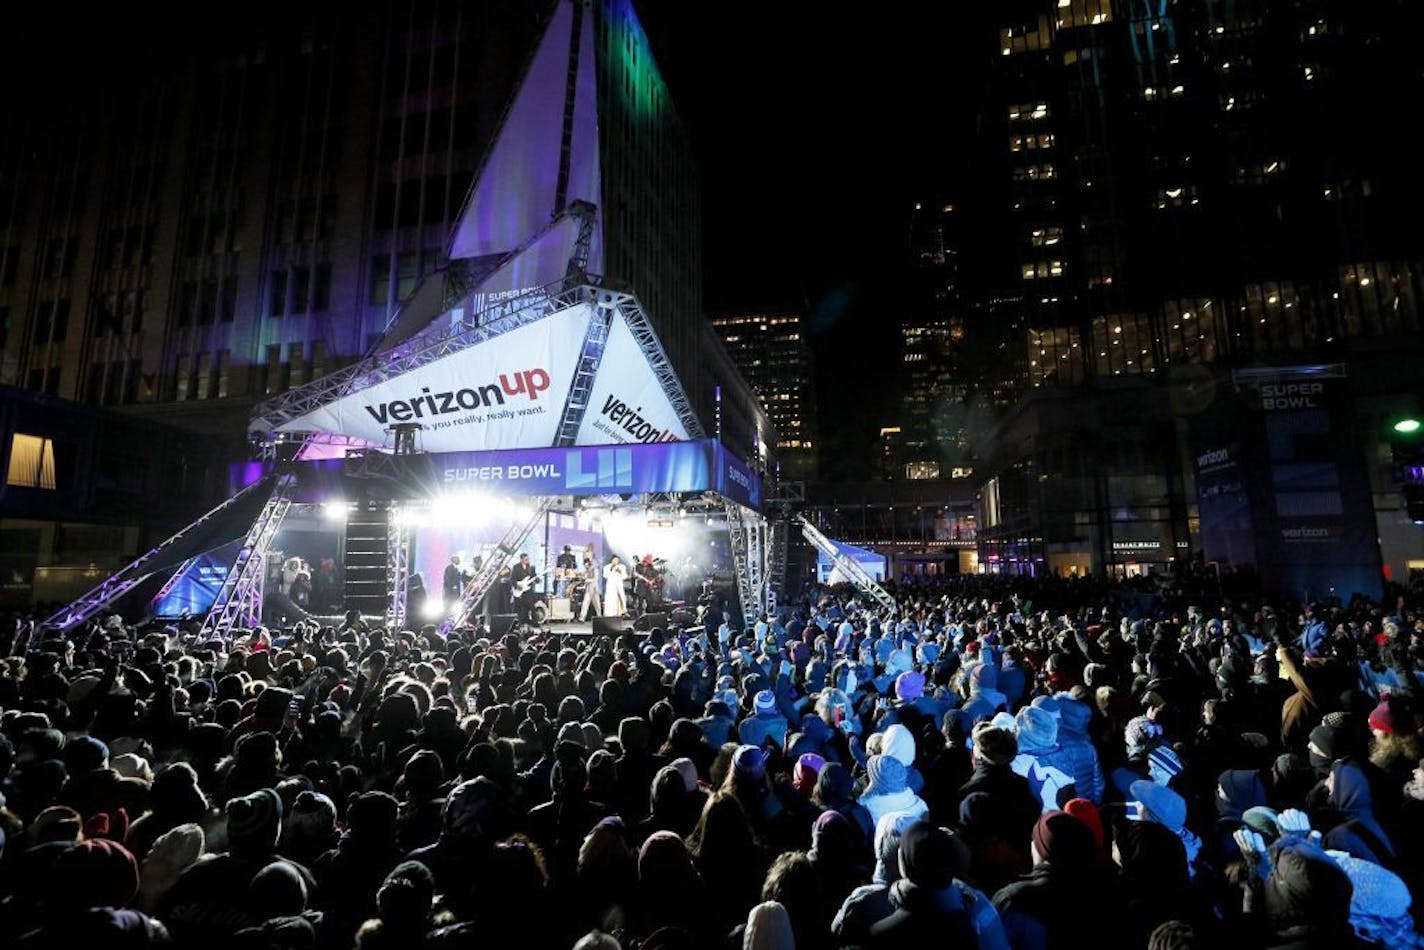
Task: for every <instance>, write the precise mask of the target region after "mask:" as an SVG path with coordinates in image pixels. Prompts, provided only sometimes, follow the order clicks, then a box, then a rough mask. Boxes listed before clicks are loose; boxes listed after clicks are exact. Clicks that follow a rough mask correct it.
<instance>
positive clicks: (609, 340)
mask: <svg viewBox="0 0 1424 950" xmlns="http://www.w3.org/2000/svg"><path fill="white" fill-rule="evenodd" d="M596 65H597V64H596V61H595V56H594V39H593V12H592V9H591V8H589V7H588V6H587V5H586V4H585V3H584V2H580V0H560V2H559V3H557V4H556V6H555V8H554V12H553V15H552V16H551V18H550V21H549V25H548V26H547V28H546V29H545V31H544V34H543V37H542V39H541V40H540V42H539V44H538V46H537V48H536V50H535V53H534V55H533V57H532V58H531V59H530V61H529V66H528V68H527V69H526V71H525V74H524V78H523V80H522V81H521V83H520V84H519V87H518V90H517V92H516V93H515V96H514V99H513V101H512V103H511V104H510V107H509V109H508V111H507V112H506V113H505V116H504V120H503V122H502V124H501V126H500V129H499V132H498V134H497V135H496V136H495V139H494V141H493V144H492V145H491V147H490V150H489V152H488V154H487V155H486V158H485V162H484V165H483V166H482V168H481V171H480V174H479V176H478V177H477V179H476V181H475V183H474V185H473V187H472V188H471V191H470V195H469V197H468V199H467V200H466V202H465V207H464V209H463V210H462V212H461V215H460V219H459V221H458V222H457V223H456V225H455V227H454V229H453V231H452V233H451V238H450V244H449V248H448V252H449V256H450V258H451V259H452V260H457V259H459V260H467V261H468V267H469V274H471V275H474V277H473V280H472V281H471V282H470V283H468V284H466V285H465V287H464V288H463V290H462V292H461V293H460V294H459V295H458V298H457V299H455V300H454V301H453V302H452V301H451V300H450V299H449V297H450V295H449V294H448V287H447V284H446V282H445V281H444V280H435V279H432V280H428V281H427V282H426V283H425V284H422V285H421V286H420V287H418V288H417V289H416V291H415V293H414V295H413V296H412V297H411V299H410V300H409V301H408V302H407V304H406V306H405V307H404V308H403V309H402V310H401V312H400V313H399V314H398V315H397V317H396V319H395V320H394V321H393V322H392V324H391V326H390V328H389V329H388V331H387V332H386V334H385V336H384V338H383V339H382V340H381V341H380V343H378V344H377V345H376V346H375V347H374V348H373V350H372V351H371V353H370V354H369V355H368V356H367V357H366V358H365V359H364V360H362V361H361V362H359V363H357V364H355V365H353V366H350V367H347V368H345V369H343V370H340V371H338V372H336V373H333V374H330V375H328V376H325V377H322V378H321V379H317V380H314V381H312V382H311V383H309V384H307V385H306V386H302V387H299V388H297V389H294V390H291V391H289V392H286V393H283V394H282V395H280V396H277V397H275V398H273V399H270V400H268V401H266V402H264V403H262V404H260V405H259V406H257V407H256V409H255V410H254V412H253V416H252V420H251V424H250V426H249V429H250V430H251V431H252V432H253V433H254V434H259V435H261V436H265V437H268V438H272V437H277V438H283V439H295V440H300V441H303V442H304V446H303V449H302V451H301V457H303V458H316V457H322V456H339V455H342V454H344V452H345V450H346V449H347V448H349V447H352V446H369V445H381V444H387V443H389V442H390V441H391V438H390V437H391V433H392V427H393V426H396V425H406V424H415V425H418V426H419V427H420V429H419V436H418V444H419V447H420V448H421V449H422V450H424V451H426V452H463V451H489V450H502V449H531V448H548V447H559V446H576V445H625V444H631V443H653V442H669V441H684V440H688V439H698V438H701V437H702V434H703V433H702V426H701V425H700V423H699V421H698V419H697V417H696V415H695V414H694V413H693V411H692V409H691V406H690V403H689V402H688V399H687V395H686V392H685V391H684V389H683V386H682V383H681V381H680V380H679V379H678V377H677V374H676V372H675V371H674V370H673V368H672V366H671V364H670V363H669V361H668V358H667V354H666V352H665V350H664V349H663V346H662V344H661V342H660V341H659V340H658V338H657V336H656V334H655V333H654V332H653V330H652V327H651V323H650V321H649V320H648V318H647V315H646V314H645V313H644V312H643V310H642V307H641V306H640V305H639V304H638V302H637V300H636V299H635V298H634V297H633V296H632V295H630V294H625V293H615V292H612V291H610V290H606V289H604V288H602V287H601V286H600V284H599V281H598V279H597V278H595V277H590V276H589V274H588V272H589V271H590V270H592V271H594V272H597V271H598V270H600V269H601V265H602V236H601V235H602V227H601V221H600V220H599V212H598V208H597V202H598V201H599V200H600V197H601V195H600V188H601V182H600V173H599V150H598V149H599V141H598V111H597V91H598V89H597V69H596Z"/></svg>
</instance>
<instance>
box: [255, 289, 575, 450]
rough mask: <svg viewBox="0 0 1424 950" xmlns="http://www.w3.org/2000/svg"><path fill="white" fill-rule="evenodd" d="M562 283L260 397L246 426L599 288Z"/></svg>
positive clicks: (376, 380) (262, 428) (312, 407)
mask: <svg viewBox="0 0 1424 950" xmlns="http://www.w3.org/2000/svg"><path fill="white" fill-rule="evenodd" d="M563 284H564V281H563V280H562V279H561V280H558V281H555V282H553V283H550V284H546V285H544V286H543V287H536V288H533V289H531V290H528V291H525V292H524V293H521V294H517V295H515V296H512V297H509V298H506V299H504V300H499V301H496V302H495V303H493V304H491V305H490V306H488V307H486V308H484V309H483V310H481V311H479V312H478V313H471V314H467V315H466V316H465V317H464V318H463V319H462V320H461V321H460V322H459V323H457V324H454V325H453V326H450V327H447V328H445V329H444V330H442V331H441V332H439V333H431V334H423V335H420V336H416V337H413V338H411V339H410V340H407V341H405V342H403V343H401V344H399V345H398V346H395V347H393V348H391V349H390V350H389V351H387V352H386V353H383V354H381V355H380V356H379V357H376V356H372V357H368V358H366V359H363V360H361V361H359V362H357V363H353V364H352V365H350V366H348V367H345V368H344V369H340V370H337V371H336V372H334V373H328V374H327V375H325V376H323V377H321V378H320V379H316V380H313V381H312V382H310V383H307V384H306V385H305V386H299V387H297V388H296V389H292V390H288V391H287V392H285V393H282V394H281V395H278V396H275V397H273V398H272V399H268V400H266V401H264V402H262V403H259V404H258V405H257V407H256V408H255V409H254V410H253V413H252V418H251V421H250V422H249V423H248V430H249V431H256V432H276V431H277V430H278V429H280V428H281V427H282V426H283V425H286V424H287V423H289V422H292V421H294V420H296V419H300V418H301V417H302V416H305V415H306V414H307V413H310V412H314V411H316V410H317V409H320V408H322V407H323V406H326V405H328V404H329V403H331V402H333V401H334V400H336V399H339V398H341V397H343V396H348V395H350V394H352V393H357V392H361V391H362V390H365V389H369V388H371V387H372V386H377V385H380V384H381V383H384V382H387V381H388V380H391V379H395V378H396V377H398V376H401V375H404V374H405V373H408V372H410V371H412V370H415V369H419V368H420V367H422V366H425V365H426V364H428V363H433V362H434V361H436V360H438V359H442V358H443V357H446V356H450V355H451V354H454V353H458V352H460V351H461V350H464V349H467V348H469V347H471V346H475V345H476V344H479V343H483V342H485V341H486V340H489V339H492V338H493V337H496V336H499V335H500V334H502V333H507V332H509V331H510V330H514V329H517V328H519V327H522V326H525V325H527V324H530V323H533V322H535V321H537V320H541V319H543V318H544V317H546V316H548V315H549V314H551V313H555V312H557V311H560V310H567V309H568V308H570V307H575V306H578V305H579V304H581V303H588V302H589V301H590V300H591V299H592V297H593V295H594V294H595V293H597V290H598V289H597V287H595V286H592V285H590V284H579V285H576V286H574V287H570V288H565V287H564V286H563Z"/></svg>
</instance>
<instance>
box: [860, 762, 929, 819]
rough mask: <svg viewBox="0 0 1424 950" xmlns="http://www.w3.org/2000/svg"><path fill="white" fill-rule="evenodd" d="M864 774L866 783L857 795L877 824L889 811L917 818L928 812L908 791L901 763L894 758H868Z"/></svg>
mask: <svg viewBox="0 0 1424 950" xmlns="http://www.w3.org/2000/svg"><path fill="white" fill-rule="evenodd" d="M865 771H866V775H867V777H868V779H869V781H868V782H867V783H866V786H865V790H864V791H863V792H861V793H860V803H861V804H862V805H864V806H865V810H866V811H868V812H870V817H871V818H872V819H873V820H875V821H876V822H877V823H878V822H879V821H880V819H881V818H882V817H884V816H885V815H888V814H890V813H891V812H907V813H909V814H911V815H913V816H914V817H916V818H919V817H920V816H922V815H924V814H925V813H926V812H928V811H929V806H928V805H926V804H925V801H924V799H922V798H920V797H919V796H918V795H916V794H915V793H914V792H912V791H910V786H909V782H908V773H907V772H906V770H905V764H904V763H903V762H901V761H900V760H899V759H897V758H895V756H893V755H872V756H871V757H870V761H869V762H867V763H866V766H865Z"/></svg>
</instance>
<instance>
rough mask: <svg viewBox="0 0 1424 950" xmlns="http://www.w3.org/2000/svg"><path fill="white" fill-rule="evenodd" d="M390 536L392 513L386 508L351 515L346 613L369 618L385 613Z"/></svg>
mask: <svg viewBox="0 0 1424 950" xmlns="http://www.w3.org/2000/svg"><path fill="white" fill-rule="evenodd" d="M389 533H390V513H389V512H388V511H387V510H386V508H384V507H380V508H368V507H366V506H361V507H359V508H357V509H356V510H355V511H352V512H351V513H350V514H349V515H348V517H347V520H346V549H345V552H344V556H343V559H342V565H343V570H344V571H345V575H346V585H345V597H344V599H345V601H346V609H347V610H359V611H361V615H362V616H366V617H369V616H380V615H382V614H385V613H386V608H387V605H388V601H387V568H388V566H389V565H388V560H387V559H388V557H389V554H390V538H389Z"/></svg>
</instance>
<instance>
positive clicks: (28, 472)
mask: <svg viewBox="0 0 1424 950" xmlns="http://www.w3.org/2000/svg"><path fill="white" fill-rule="evenodd" d="M5 484H6V485H13V486H14V487H16V488H45V489H48V490H50V491H54V489H55V480H54V443H53V442H51V441H50V440H49V439H42V438H40V437H39V436H37V435H25V434H24V433H21V432H16V433H15V434H14V436H13V437H12V438H11V439H10V470H9V471H8V472H7V473H6V475H5Z"/></svg>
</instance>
